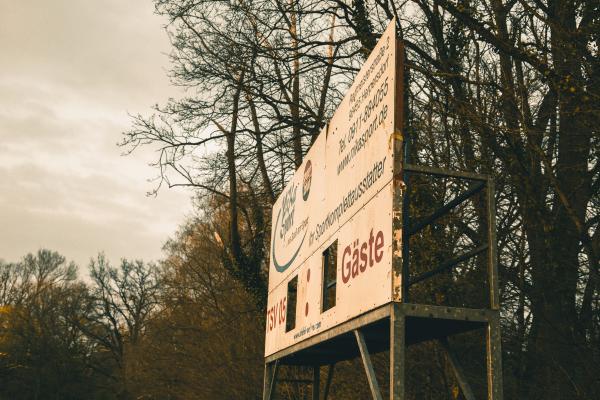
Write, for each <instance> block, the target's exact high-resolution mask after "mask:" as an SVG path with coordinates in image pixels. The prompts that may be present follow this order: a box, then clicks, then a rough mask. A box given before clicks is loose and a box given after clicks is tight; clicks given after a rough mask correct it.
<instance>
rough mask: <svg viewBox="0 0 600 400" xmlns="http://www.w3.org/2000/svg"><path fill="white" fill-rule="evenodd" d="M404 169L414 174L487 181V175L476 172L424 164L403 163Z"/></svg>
mask: <svg viewBox="0 0 600 400" xmlns="http://www.w3.org/2000/svg"><path fill="white" fill-rule="evenodd" d="M404 170H405V171H409V172H414V173H416V174H424V175H436V176H449V177H453V178H460V179H471V180H474V181H487V180H488V179H489V177H488V176H487V175H482V174H476V173H473V172H463V171H451V170H448V169H442V168H435V167H427V166H425V165H415V164H404Z"/></svg>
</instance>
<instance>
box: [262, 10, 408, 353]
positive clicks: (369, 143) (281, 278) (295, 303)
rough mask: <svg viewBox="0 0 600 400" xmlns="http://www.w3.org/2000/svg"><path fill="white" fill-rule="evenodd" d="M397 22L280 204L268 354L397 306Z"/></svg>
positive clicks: (273, 243)
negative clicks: (394, 259)
mask: <svg viewBox="0 0 600 400" xmlns="http://www.w3.org/2000/svg"><path fill="white" fill-rule="evenodd" d="M396 41H397V39H396V35H395V22H394V21H392V22H391V23H390V24H389V26H388V27H387V29H386V30H385V32H384V33H383V34H382V36H381V38H380V39H379V41H378V43H377V45H376V46H375V48H374V49H373V51H372V52H371V54H370V56H369V57H368V59H367V60H366V62H365V64H364V66H363V67H362V68H361V70H360V71H359V73H358V74H357V75H356V78H355V80H354V83H353V84H352V86H351V87H350V89H349V91H348V93H347V94H346V96H345V97H344V99H343V100H342V102H341V103H340V105H339V107H338V109H337V110H336V112H335V113H334V115H333V117H332V118H331V120H330V121H329V124H328V126H327V127H326V128H325V129H323V131H322V132H321V133H320V134H319V136H318V137H317V139H316V141H315V142H314V144H313V145H312V147H311V148H310V150H309V151H308V153H307V154H306V156H305V157H304V161H303V164H302V165H301V166H300V167H299V168H298V170H297V171H296V173H295V174H294V176H293V177H292V179H291V180H290V181H289V183H288V184H287V186H286V187H285V189H284V190H283V191H282V193H281V195H280V196H279V198H278V199H277V201H276V202H275V204H274V206H273V216H272V221H273V225H272V229H271V243H270V257H269V296H268V305H267V315H266V339H265V356H269V355H271V354H274V353H276V352H277V351H279V350H282V349H285V348H287V347H289V346H291V345H293V344H295V343H298V342H300V341H302V340H304V339H306V338H309V337H311V336H312V335H314V334H316V333H319V332H322V331H324V330H326V329H329V328H331V327H333V326H336V325H338V324H340V323H342V322H345V321H347V320H349V319H352V318H354V317H356V316H358V315H360V314H362V313H364V312H366V311H369V310H372V309H374V308H376V307H378V306H380V305H383V304H385V303H388V302H390V301H392V239H393V238H392V208H393V197H394V184H393V175H394V154H395V151H394V138H395V127H396V121H395V119H396V115H397V112H396V110H395V107H396V96H397V94H396V92H397V85H396V83H397V82H396V80H397V79H398V78H397V73H396V70H397V65H396V63H397V55H396V52H397V43H396Z"/></svg>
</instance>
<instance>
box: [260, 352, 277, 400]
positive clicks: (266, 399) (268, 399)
mask: <svg viewBox="0 0 600 400" xmlns="http://www.w3.org/2000/svg"><path fill="white" fill-rule="evenodd" d="M278 369H279V360H275V361H273V362H271V363H267V364H265V381H264V388H263V400H272V399H274V398H275V389H276V384H277V372H278Z"/></svg>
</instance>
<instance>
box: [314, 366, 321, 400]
mask: <svg viewBox="0 0 600 400" xmlns="http://www.w3.org/2000/svg"><path fill="white" fill-rule="evenodd" d="M320 389H321V367H319V366H318V365H315V366H314V367H313V379H312V400H319V391H320Z"/></svg>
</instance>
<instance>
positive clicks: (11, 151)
mask: <svg viewBox="0 0 600 400" xmlns="http://www.w3.org/2000/svg"><path fill="white" fill-rule="evenodd" d="M164 23H165V21H164V20H163V19H161V18H160V17H158V16H156V15H154V14H153V4H152V1H151V0H52V1H48V0H0V51H1V52H0V258H2V259H4V260H5V261H16V260H18V259H20V258H21V257H22V256H23V255H24V254H26V253H27V252H34V251H36V250H37V249H38V248H40V247H45V248H49V249H52V250H56V251H59V252H60V253H62V254H63V255H64V256H66V257H67V259H69V260H73V261H75V262H76V263H78V264H79V265H80V266H87V264H88V263H89V258H90V257H92V256H94V255H95V254H97V253H98V251H104V252H105V253H106V255H107V256H108V257H109V258H110V259H111V260H112V261H113V262H116V261H118V260H119V259H120V258H122V257H126V258H143V259H145V260H155V259H157V258H160V257H161V254H162V252H161V247H162V245H163V243H164V241H165V240H166V239H167V238H168V237H169V236H170V235H172V234H173V233H174V232H175V230H176V229H177V226H178V225H179V224H181V223H182V222H183V221H184V217H185V215H187V214H189V213H190V210H191V205H190V204H191V202H190V200H189V193H188V192H185V191H183V190H180V191H174V190H168V189H166V190H162V191H161V192H160V193H159V195H158V197H157V198H149V197H146V192H148V191H149V190H151V189H152V188H153V184H152V183H149V182H148V181H147V179H148V178H151V177H152V176H153V175H154V174H155V171H154V170H153V169H152V168H150V167H148V166H147V164H148V162H149V161H151V160H152V157H153V154H152V153H149V152H145V154H144V153H137V154H136V153H134V154H133V155H131V156H127V157H123V156H121V153H122V151H123V149H121V148H119V147H117V146H116V143H117V142H119V141H120V139H121V138H120V136H121V132H123V131H124V130H126V129H127V128H128V127H129V126H130V118H129V117H128V113H130V114H137V113H142V114H146V115H147V114H149V113H150V106H151V105H152V104H154V103H164V102H165V100H166V99H167V98H168V97H169V96H176V95H177V92H176V90H175V89H174V88H172V87H170V85H169V81H168V78H167V76H166V71H167V69H168V58H167V56H166V55H165V53H166V52H168V51H169V43H168V38H167V36H166V34H165V32H164V31H163V29H162V26H163V24H164ZM82 273H83V274H85V270H83V271H82Z"/></svg>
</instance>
